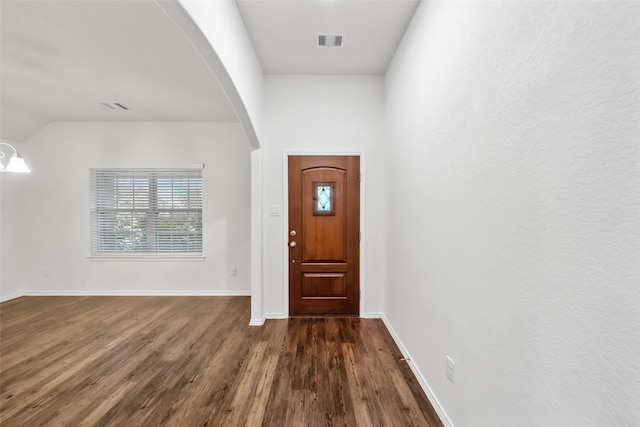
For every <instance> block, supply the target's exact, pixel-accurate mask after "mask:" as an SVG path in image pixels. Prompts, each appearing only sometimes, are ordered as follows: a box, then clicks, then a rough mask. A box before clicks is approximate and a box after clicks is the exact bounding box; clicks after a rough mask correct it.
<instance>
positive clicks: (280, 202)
mask: <svg viewBox="0 0 640 427" xmlns="http://www.w3.org/2000/svg"><path fill="white" fill-rule="evenodd" d="M382 113H383V84H382V78H381V77H374V76H371V77H368V76H275V75H268V76H266V77H265V93H264V116H263V120H264V121H263V142H264V144H263V148H262V149H261V150H262V151H263V153H262V158H263V168H264V171H263V173H264V212H263V215H264V217H263V220H264V266H263V269H264V293H263V296H262V297H263V299H264V304H265V305H264V307H265V314H266V316H267V317H282V316H286V315H288V310H289V308H288V305H287V297H286V296H285V294H286V291H287V289H288V285H287V284H286V279H285V277H286V271H285V259H284V254H285V252H284V251H285V248H286V244H287V240H286V233H287V223H286V220H287V213H286V212H285V209H284V206H285V197H286V195H285V194H283V184H284V181H283V180H285V179H286V177H285V176H283V153H290V154H300V153H334V154H337V153H363V154H364V161H363V162H364V164H363V166H364V167H363V168H362V172H363V179H364V182H365V191H364V193H362V195H361V196H362V197H363V198H364V201H365V210H364V211H363V213H362V215H363V218H362V222H361V226H362V231H363V244H362V246H361V250H362V251H363V252H364V254H365V258H366V261H365V264H364V265H361V269H360V271H361V282H363V286H362V290H363V294H362V301H363V303H364V309H363V310H362V312H361V315H364V316H375V315H379V314H380V313H381V310H382V276H383V268H382V261H383V249H382V226H383V209H382V206H381V201H382V200H383V194H382V187H383V185H384V181H383V180H384V174H383V146H382V142H383V141H384V135H383V115H382ZM271 206H279V207H281V208H282V216H281V217H271V216H270V215H269V208H270V207H271Z"/></svg>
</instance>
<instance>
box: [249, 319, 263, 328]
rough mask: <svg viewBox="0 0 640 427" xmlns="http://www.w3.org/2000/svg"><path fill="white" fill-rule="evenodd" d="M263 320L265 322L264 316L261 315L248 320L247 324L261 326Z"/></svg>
mask: <svg viewBox="0 0 640 427" xmlns="http://www.w3.org/2000/svg"><path fill="white" fill-rule="evenodd" d="M264 322H265V318H264V317H262V318H260V319H251V320H250V321H249V326H262V325H264Z"/></svg>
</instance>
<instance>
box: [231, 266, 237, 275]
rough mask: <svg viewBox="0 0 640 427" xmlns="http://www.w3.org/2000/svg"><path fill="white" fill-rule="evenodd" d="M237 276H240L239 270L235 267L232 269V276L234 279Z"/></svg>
mask: <svg viewBox="0 0 640 427" xmlns="http://www.w3.org/2000/svg"><path fill="white" fill-rule="evenodd" d="M237 275H238V270H237V269H236V268H235V267H233V268H232V269H231V276H234V277H235V276H237Z"/></svg>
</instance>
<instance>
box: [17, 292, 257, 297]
mask: <svg viewBox="0 0 640 427" xmlns="http://www.w3.org/2000/svg"><path fill="white" fill-rule="evenodd" d="M24 295H25V296H30V297H52V296H60V297H88V296H92V297H93V296H95V297H111V296H114V297H116V296H117V297H120V296H122V297H136V296H144V297H146V296H151V297H156V296H157V297H248V296H251V292H250V291H196V292H189V291H185V292H175V291H170V292H162V291H125V292H122V291H114V292H112V291H86V292H79V291H71V292H38V291H35V292H26V293H25V294H24Z"/></svg>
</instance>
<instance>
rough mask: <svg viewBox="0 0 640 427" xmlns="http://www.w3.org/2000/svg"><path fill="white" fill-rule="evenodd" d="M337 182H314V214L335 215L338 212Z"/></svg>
mask: <svg viewBox="0 0 640 427" xmlns="http://www.w3.org/2000/svg"><path fill="white" fill-rule="evenodd" d="M335 190H336V183H335V182H314V183H313V192H312V193H311V194H313V214H314V215H335V214H336V191H335Z"/></svg>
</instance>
